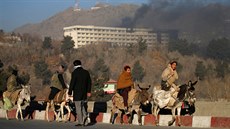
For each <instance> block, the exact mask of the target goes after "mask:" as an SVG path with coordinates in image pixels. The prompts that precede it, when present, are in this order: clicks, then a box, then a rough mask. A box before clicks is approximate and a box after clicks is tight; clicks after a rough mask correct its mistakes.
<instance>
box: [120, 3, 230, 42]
mask: <svg viewBox="0 0 230 129" xmlns="http://www.w3.org/2000/svg"><path fill="white" fill-rule="evenodd" d="M229 21H230V0H150V1H149V3H148V4H143V5H142V6H141V7H140V8H139V9H138V10H137V11H136V12H135V15H134V16H133V17H126V18H124V19H123V20H122V24H121V26H122V27H128V28H133V27H145V28H152V29H153V30H171V29H174V30H178V31H179V32H187V33H190V34H191V35H193V36H195V37H192V38H199V39H200V40H201V41H202V40H206V41H207V40H210V38H212V37H224V36H228V35H229V33H230V22H229Z"/></svg>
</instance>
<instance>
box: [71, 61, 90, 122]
mask: <svg viewBox="0 0 230 129" xmlns="http://www.w3.org/2000/svg"><path fill="white" fill-rule="evenodd" d="M73 64H74V71H73V72H72V75H71V81H70V87H69V92H68V94H69V95H72V92H73V101H74V103H75V106H76V112H77V119H78V124H77V125H76V126H84V125H85V121H86V119H87V111H86V110H87V109H85V107H84V103H85V101H86V100H87V97H90V96H91V78H90V74H89V72H88V71H87V70H85V69H83V68H82V66H81V61H80V60H75V61H74V62H73Z"/></svg>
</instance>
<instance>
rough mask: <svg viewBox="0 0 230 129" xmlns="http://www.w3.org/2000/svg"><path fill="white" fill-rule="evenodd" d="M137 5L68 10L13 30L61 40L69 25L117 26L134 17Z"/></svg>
mask: <svg viewBox="0 0 230 129" xmlns="http://www.w3.org/2000/svg"><path fill="white" fill-rule="evenodd" d="M137 9H138V6H137V5H130V4H123V5H119V6H108V7H104V8H101V9H98V10H81V11H77V12H76V11H73V8H72V7H71V8H68V9H66V10H65V11H63V12H60V13H58V14H56V15H54V16H52V17H50V18H48V19H46V20H44V21H42V22H41V23H38V24H27V25H24V26H22V27H19V28H17V29H15V30H14V32H17V33H30V34H35V35H38V36H42V37H44V36H51V37H52V38H55V39H62V38H63V37H62V36H63V27H66V26H71V25H98V26H119V25H121V24H122V23H121V22H122V19H123V18H125V17H127V16H129V17H130V16H131V17H132V16H134V13H135V12H136V10H137Z"/></svg>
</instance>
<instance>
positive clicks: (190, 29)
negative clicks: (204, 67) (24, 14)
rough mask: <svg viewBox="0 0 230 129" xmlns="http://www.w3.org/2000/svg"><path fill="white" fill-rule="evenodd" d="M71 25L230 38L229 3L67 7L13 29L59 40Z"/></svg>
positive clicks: (197, 40) (197, 39)
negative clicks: (36, 22) (147, 29)
mask: <svg viewBox="0 0 230 129" xmlns="http://www.w3.org/2000/svg"><path fill="white" fill-rule="evenodd" d="M72 25H97V26H112V27H117V26H122V27H146V28H153V29H154V30H156V29H157V30H168V29H176V30H179V32H185V36H186V37H184V38H186V39H187V40H188V41H190V42H194V43H208V42H209V41H210V40H211V39H214V38H218V37H228V38H230V36H229V35H230V4H228V5H223V4H215V3H211V4H207V5H199V6H198V5H196V4H191V5H190V4H189V3H186V4H183V3H182V4H178V5H176V6H174V7H171V6H170V5H164V4H163V5H161V6H157V7H155V6H154V3H149V4H146V5H145V4H144V5H142V6H138V5H131V4H123V5H118V6H108V7H104V8H101V9H98V10H81V11H79V12H76V11H73V8H69V9H67V10H65V11H63V12H60V13H58V14H56V15H54V16H52V17H50V18H48V19H47V20H44V21H43V22H41V23H38V24H27V25H24V26H22V27H19V28H17V29H15V30H14V32H18V33H30V34H36V35H39V36H42V37H44V36H51V38H55V39H62V38H63V37H62V35H63V27H66V26H72Z"/></svg>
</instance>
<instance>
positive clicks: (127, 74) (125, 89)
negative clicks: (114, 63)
mask: <svg viewBox="0 0 230 129" xmlns="http://www.w3.org/2000/svg"><path fill="white" fill-rule="evenodd" d="M133 85H134V83H133V80H132V76H131V67H130V66H128V65H126V66H125V67H124V70H123V71H122V73H121V74H120V76H119V78H118V80H117V92H118V93H119V94H120V95H121V96H122V97H123V100H124V106H125V110H126V111H127V110H128V93H129V91H130V90H131V88H132V86H133Z"/></svg>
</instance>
